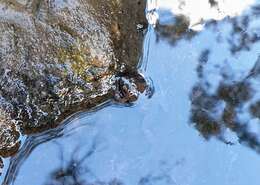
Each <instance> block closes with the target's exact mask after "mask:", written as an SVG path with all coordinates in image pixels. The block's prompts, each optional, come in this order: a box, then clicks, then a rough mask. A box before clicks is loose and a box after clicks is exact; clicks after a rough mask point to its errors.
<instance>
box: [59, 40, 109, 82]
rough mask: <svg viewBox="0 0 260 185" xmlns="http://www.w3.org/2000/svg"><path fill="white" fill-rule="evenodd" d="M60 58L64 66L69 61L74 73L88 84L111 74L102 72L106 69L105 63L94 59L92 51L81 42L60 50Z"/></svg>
mask: <svg viewBox="0 0 260 185" xmlns="http://www.w3.org/2000/svg"><path fill="white" fill-rule="evenodd" d="M58 58H59V61H60V62H61V63H64V64H65V63H67V62H68V61H69V63H70V67H71V69H72V71H73V73H74V74H75V75H76V76H77V77H79V78H81V79H83V80H84V81H86V82H92V81H95V80H97V79H99V78H102V77H104V76H106V75H108V73H109V72H107V71H106V72H104V71H105V70H102V69H104V68H105V66H104V64H103V62H102V61H100V60H99V59H98V58H97V57H92V56H91V53H90V49H89V48H88V47H87V46H85V45H84V44H82V43H81V42H80V41H79V40H78V41H77V43H76V44H75V45H73V46H71V47H68V48H61V49H59V54H58Z"/></svg>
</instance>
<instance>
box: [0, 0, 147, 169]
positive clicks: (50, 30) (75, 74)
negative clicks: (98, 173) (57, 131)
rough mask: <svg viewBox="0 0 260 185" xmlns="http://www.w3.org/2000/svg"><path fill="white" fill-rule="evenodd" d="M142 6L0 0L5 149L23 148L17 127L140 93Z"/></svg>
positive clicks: (4, 152)
mask: <svg viewBox="0 0 260 185" xmlns="http://www.w3.org/2000/svg"><path fill="white" fill-rule="evenodd" d="M144 9H145V2H143V1H139V0H134V1H127V0H120V1H116V0H105V1H96V0H95V1H94V0H68V1H63V0H61V1H60V0H51V1H47V0H24V1H18V0H0V63H1V65H0V110H1V111H0V156H2V157H8V156H11V155H13V154H14V153H15V152H16V151H17V150H18V149H19V145H20V142H19V135H20V134H32V133H37V132H40V131H43V130H46V129H50V128H53V127H56V126H57V125H58V124H59V123H60V122H62V120H64V119H65V118H66V117H68V116H70V115H72V114H73V113H75V112H78V111H82V110H88V109H91V108H93V107H95V106H96V105H99V104H101V103H104V102H105V101H107V100H111V99H115V100H118V101H119V102H120V103H129V102H131V101H134V100H136V99H137V97H138V94H139V92H140V91H142V92H143V91H144V88H145V86H146V85H145V80H144V78H143V77H142V75H140V74H139V73H138V72H137V69H136V67H137V64H138V61H139V58H140V57H141V53H140V51H141V48H142V38H143V30H137V25H139V24H142V25H144V26H145V17H144ZM126 71H127V73H126ZM119 74H120V75H119ZM122 74H123V75H122ZM124 74H126V76H125V75H124ZM127 74H130V75H129V76H127ZM123 78H127V79H128V80H129V82H133V83H135V82H136V81H138V82H139V83H137V85H135V84H133V83H132V84H131V83H128V85H124V84H122V83H123V82H124V80H122V79H123ZM118 81H120V82H118ZM116 84H120V85H119V86H120V88H118V85H116ZM130 86H132V87H130ZM140 86H142V88H139V87H140ZM121 87H123V88H121ZM122 90H123V92H119V91H122ZM131 91H133V93H131ZM116 94H117V95H116ZM118 94H120V98H118ZM115 95H116V96H115ZM114 97H116V98H114ZM0 160H1V159H0ZM2 167H3V165H2V160H1V162H0V168H2Z"/></svg>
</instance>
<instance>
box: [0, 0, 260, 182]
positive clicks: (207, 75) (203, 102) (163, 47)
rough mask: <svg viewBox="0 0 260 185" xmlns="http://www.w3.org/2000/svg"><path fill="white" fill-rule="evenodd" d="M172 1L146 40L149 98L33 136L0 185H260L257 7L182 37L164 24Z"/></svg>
mask: <svg viewBox="0 0 260 185" xmlns="http://www.w3.org/2000/svg"><path fill="white" fill-rule="evenodd" d="M169 2H170V1H169ZM169 2H168V1H166V0H165V1H160V3H161V5H160V6H161V7H164V8H160V9H159V10H158V13H159V17H160V24H161V26H158V29H153V28H152V27H150V28H149V30H148V33H147V35H146V40H145V43H144V58H143V60H144V61H143V63H142V66H141V70H142V72H143V73H144V75H145V76H146V77H147V78H149V79H151V80H150V82H151V87H153V89H154V94H153V96H152V97H150V98H149V96H146V95H143V96H142V97H140V99H139V100H138V102H136V103H135V104H134V105H132V106H129V107H122V106H119V105H109V106H104V107H102V108H101V109H99V110H97V111H94V112H88V113H81V114H78V115H76V116H74V117H72V118H71V119H69V120H67V121H66V124H64V126H63V127H62V128H61V127H60V128H57V129H54V130H52V131H48V132H46V133H43V134H41V135H37V136H31V137H30V138H28V139H27V141H25V143H24V146H23V148H22V149H21V151H20V152H19V153H18V154H17V156H15V157H13V158H12V159H11V160H10V168H9V169H6V170H8V171H5V172H4V173H5V174H6V176H5V177H4V178H3V179H2V180H3V181H5V183H6V184H14V185H24V184H28V185H33V184H34V185H36V184H37V185H56V184H57V185H58V184H66V185H76V184H77V185H92V184H109V185H119V184H126V185H204V184H205V185H208V184H210V185H219V184H222V185H232V184H233V185H245V184H250V185H257V184H259V180H260V177H259V174H258V173H259V171H260V156H259V154H260V153H259V151H260V150H259V148H260V141H259V138H258V137H259V134H260V127H259V123H260V120H259V117H260V115H259V106H257V105H258V104H257V102H259V100H260V99H259V94H260V89H259V73H260V69H259V62H260V60H258V57H259V51H260V44H259V42H258V41H259V39H260V34H259V33H260V32H259V31H260V21H259V15H260V8H259V7H260V6H258V8H257V6H256V5H257V4H259V3H260V2H259V1H256V2H255V3H254V4H253V5H252V4H249V5H248V7H246V8H245V10H244V11H241V12H239V15H237V16H234V17H233V18H223V19H220V20H218V21H217V22H211V23H207V24H206V25H202V26H201V27H200V28H201V29H200V30H199V31H198V30H192V29H187V28H186V29H185V31H184V32H177V31H176V29H175V28H174V27H171V26H172V23H173V22H172V21H173V20H174V18H173V17H174V15H172V13H170V11H169V10H166V9H165V6H162V5H163V3H165V4H167V6H168V5H169ZM253 7H254V8H253ZM194 11H195V10H194ZM258 13H259V14H258ZM211 18H214V17H211ZM165 25H168V27H164V26H165ZM169 25H170V26H169ZM173 25H174V24H173ZM181 25H182V24H181ZM195 31H196V32H195ZM197 31H198V32H197ZM193 32H194V33H193ZM241 84H242V85H241ZM5 163H9V161H5ZM6 165H7V164H6Z"/></svg>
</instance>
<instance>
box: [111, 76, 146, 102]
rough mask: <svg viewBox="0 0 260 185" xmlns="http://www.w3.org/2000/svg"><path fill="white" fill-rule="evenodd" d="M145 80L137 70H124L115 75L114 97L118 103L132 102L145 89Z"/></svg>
mask: <svg viewBox="0 0 260 185" xmlns="http://www.w3.org/2000/svg"><path fill="white" fill-rule="evenodd" d="M147 87H148V86H147V82H146V80H145V78H144V77H143V75H142V74H140V73H138V72H124V73H121V74H119V75H118V76H117V80H116V87H115V95H114V99H115V101H116V102H119V103H126V104H127V103H132V102H134V101H136V100H137V99H138V97H139V95H140V94H141V93H143V92H144V91H145V90H146V89H147Z"/></svg>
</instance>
